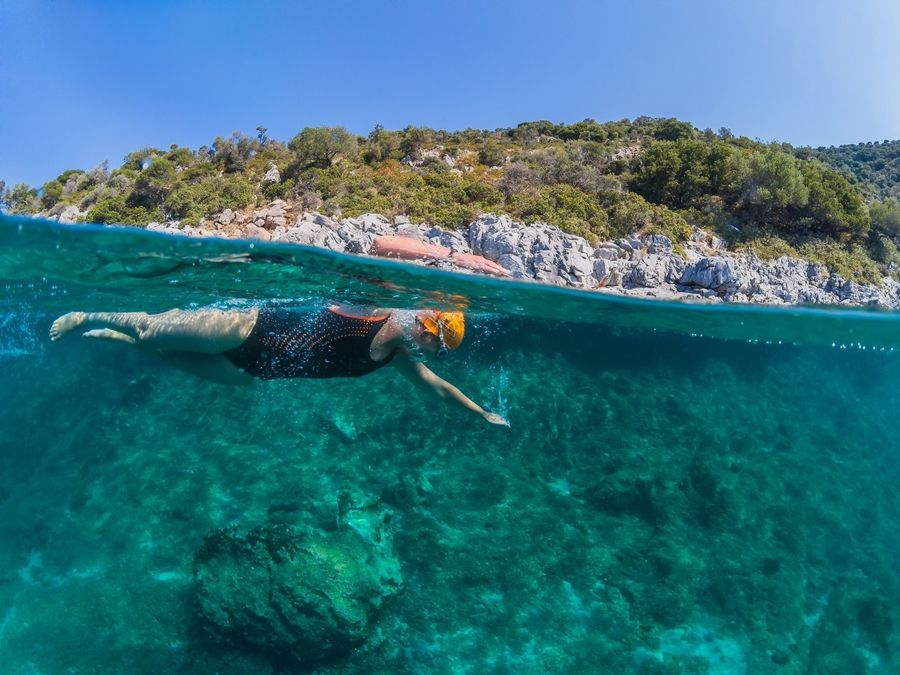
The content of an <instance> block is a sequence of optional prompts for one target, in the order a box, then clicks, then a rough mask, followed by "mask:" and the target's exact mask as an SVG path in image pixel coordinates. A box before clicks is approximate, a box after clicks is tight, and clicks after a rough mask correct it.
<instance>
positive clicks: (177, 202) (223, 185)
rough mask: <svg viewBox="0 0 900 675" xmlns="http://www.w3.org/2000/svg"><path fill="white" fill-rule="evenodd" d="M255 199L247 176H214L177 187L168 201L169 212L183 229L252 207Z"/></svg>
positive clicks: (166, 204)
mask: <svg viewBox="0 0 900 675" xmlns="http://www.w3.org/2000/svg"><path fill="white" fill-rule="evenodd" d="M253 198H254V189H253V184H252V183H251V182H250V181H249V180H247V179H246V178H244V177H243V176H239V175H234V174H231V175H226V176H212V177H207V178H202V179H200V180H199V181H198V182H196V183H183V184H181V185H179V186H178V187H176V188H175V189H174V190H173V191H172V193H171V194H170V195H169V196H168V198H167V199H166V202H165V208H166V210H167V211H168V212H169V213H170V214H171V215H172V216H173V217H175V218H178V219H179V220H181V224H182V225H197V224H198V223H199V222H200V219H201V218H204V217H208V216H212V215H214V214H216V213H219V212H221V211H224V210H225V209H226V208H243V207H245V206H249V205H250V204H251V203H252V202H253Z"/></svg>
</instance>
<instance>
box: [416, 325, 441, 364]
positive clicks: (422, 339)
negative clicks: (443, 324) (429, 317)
mask: <svg viewBox="0 0 900 675" xmlns="http://www.w3.org/2000/svg"><path fill="white" fill-rule="evenodd" d="M411 337H412V340H413V342H414V343H415V344H416V346H417V347H418V348H419V349H421V350H422V351H423V352H424V353H425V354H428V355H429V356H434V355H435V354H437V353H438V351H439V350H440V348H441V341H440V339H438V336H437V335H435V334H434V333H432V332H431V331H429V330H426V329H425V326H424V325H423V324H422V321H421V320H420V319H419V317H416V322H415V324H414V325H413V327H412V331H411Z"/></svg>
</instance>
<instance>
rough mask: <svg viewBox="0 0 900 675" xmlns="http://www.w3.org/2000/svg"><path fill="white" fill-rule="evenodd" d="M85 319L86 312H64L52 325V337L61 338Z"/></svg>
mask: <svg viewBox="0 0 900 675" xmlns="http://www.w3.org/2000/svg"><path fill="white" fill-rule="evenodd" d="M84 321H85V315H84V312H69V313H68V314H63V315H62V316H61V317H59V318H58V319H57V320H56V321H54V322H53V325H52V326H50V339H51V340H59V339H60V338H62V337H63V336H65V334H66V333H68V332H69V331H72V330H74V329H76V328H78V327H79V326H80V325H81V324H83V323H84Z"/></svg>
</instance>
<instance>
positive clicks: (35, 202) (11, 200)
mask: <svg viewBox="0 0 900 675" xmlns="http://www.w3.org/2000/svg"><path fill="white" fill-rule="evenodd" d="M3 201H4V202H6V206H7V209H8V210H9V213H34V212H35V211H37V210H38V209H40V208H41V202H40V200H39V199H38V193H37V190H35V189H34V188H33V187H30V186H29V185H28V184H27V183H18V184H16V186H15V187H14V188H13V189H12V190H7V191H6V192H5V193H4V194H3Z"/></svg>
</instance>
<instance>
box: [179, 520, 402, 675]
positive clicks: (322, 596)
mask: <svg viewBox="0 0 900 675" xmlns="http://www.w3.org/2000/svg"><path fill="white" fill-rule="evenodd" d="M194 577H195V580H196V584H197V586H196V590H197V599H198V612H199V618H200V620H201V622H202V624H203V625H204V627H205V628H206V630H207V632H208V633H209V635H210V636H211V637H212V638H213V639H214V640H216V641H217V642H219V643H224V644H234V645H235V646H238V647H243V648H249V649H251V650H260V651H262V652H264V653H266V654H267V655H269V656H270V657H272V658H273V659H277V660H289V661H294V662H298V663H311V662H315V661H319V660H321V659H325V658H335V657H340V656H343V655H346V654H348V653H349V652H350V651H351V650H353V649H354V648H355V647H358V646H359V645H361V644H363V643H364V642H365V641H366V639H367V638H368V637H369V634H370V631H371V626H372V622H373V620H374V619H375V617H376V615H377V614H378V611H379V609H380V608H381V606H382V605H383V604H384V602H385V600H387V599H388V598H389V597H391V596H392V595H394V594H396V593H397V592H398V591H399V590H400V587H401V583H402V582H401V575H400V565H399V562H398V561H397V559H396V558H395V557H394V555H393V553H392V551H391V549H390V544H389V542H385V543H384V544H383V545H373V544H372V543H370V542H367V541H365V540H364V539H363V538H362V537H361V536H360V535H359V534H357V532H356V531H355V530H354V529H352V528H344V529H341V530H339V531H336V532H329V533H324V532H321V531H319V530H306V531H301V530H298V529H295V528H291V527H288V526H285V525H269V526H265V527H258V528H256V529H253V530H251V531H250V532H248V533H246V534H240V533H238V532H237V531H235V530H233V529H226V530H216V531H213V532H211V533H210V534H208V535H207V536H206V538H205V540H204V543H203V546H202V547H201V549H200V550H199V551H198V552H197V554H196V557H195V569H194Z"/></svg>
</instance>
